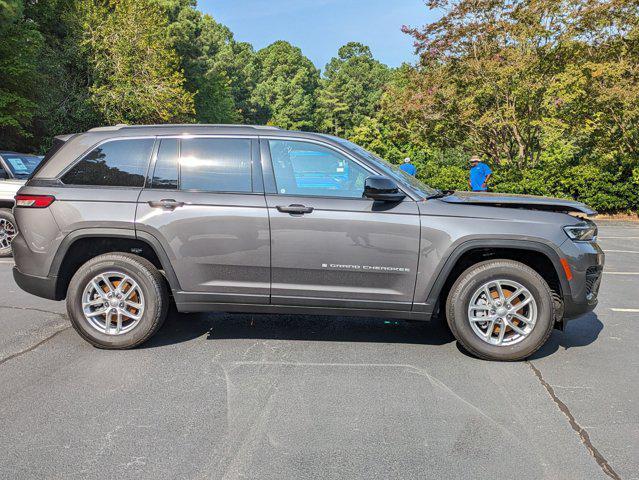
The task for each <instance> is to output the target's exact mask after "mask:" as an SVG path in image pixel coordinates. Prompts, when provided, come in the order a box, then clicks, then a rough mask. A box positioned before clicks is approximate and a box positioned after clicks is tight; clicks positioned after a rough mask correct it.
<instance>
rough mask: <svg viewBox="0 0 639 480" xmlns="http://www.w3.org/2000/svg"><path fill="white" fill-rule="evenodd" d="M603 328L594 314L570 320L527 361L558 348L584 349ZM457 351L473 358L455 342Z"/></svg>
mask: <svg viewBox="0 0 639 480" xmlns="http://www.w3.org/2000/svg"><path fill="white" fill-rule="evenodd" d="M603 328H604V325H603V323H602V322H601V320H599V317H597V315H596V314H595V313H589V314H587V315H584V316H583V317H580V318H578V319H574V320H570V321H569V322H568V324H567V325H566V329H565V330H564V331H563V332H562V331H561V330H553V332H552V334H551V335H550V338H549V339H548V341H547V342H546V343H545V344H544V345H543V346H542V347H541V348H540V349H539V350H537V351H536V352H535V353H534V354H533V355H531V356H530V357H528V358H527V360H538V359H540V358H544V357H548V356H550V355H552V354H553V353H555V352H557V350H559V349H560V348H562V349H564V350H570V349H571V348H579V347H586V346H588V345H590V344H592V343H594V342H595V341H596V340H597V338H599V334H600V333H601V331H602V330H603ZM457 349H458V350H459V351H460V352H462V353H463V354H464V355H466V356H469V357H473V358H475V356H474V355H473V354H472V353H470V352H468V351H466V349H464V347H462V346H461V345H460V344H459V342H457Z"/></svg>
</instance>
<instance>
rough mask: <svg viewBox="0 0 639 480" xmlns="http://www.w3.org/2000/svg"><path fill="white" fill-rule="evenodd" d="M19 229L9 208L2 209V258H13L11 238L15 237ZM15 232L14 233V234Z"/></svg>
mask: <svg viewBox="0 0 639 480" xmlns="http://www.w3.org/2000/svg"><path fill="white" fill-rule="evenodd" d="M17 231H18V227H17V226H16V219H15V218H14V217H13V213H11V210H9V209H8V208H0V257H10V256H11V240H12V238H11V236H10V235H13V236H15V233H17ZM12 232H13V233H12Z"/></svg>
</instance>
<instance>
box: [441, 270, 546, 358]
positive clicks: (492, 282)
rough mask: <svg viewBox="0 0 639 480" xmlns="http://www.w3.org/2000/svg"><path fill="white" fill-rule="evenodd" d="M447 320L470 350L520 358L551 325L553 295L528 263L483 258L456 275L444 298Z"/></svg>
mask: <svg viewBox="0 0 639 480" xmlns="http://www.w3.org/2000/svg"><path fill="white" fill-rule="evenodd" d="M446 314H447V320H448V325H449V326H450V329H451V331H452V332H453V334H454V335H455V337H456V338H457V340H458V341H459V342H460V343H461V344H462V345H463V346H464V348H466V350H468V351H469V352H471V353H472V354H474V355H476V356H478V357H480V358H484V359H489V360H521V359H524V358H526V357H529V356H530V355H532V354H533V353H534V352H536V351H537V350H538V349H539V348H540V347H541V346H542V345H543V344H544V343H545V342H546V340H547V339H548V337H549V336H550V334H551V332H552V328H553V325H554V303H553V296H552V292H551V290H550V288H549V287H548V284H547V283H546V282H545V281H544V279H543V278H542V277H541V276H540V275H539V274H538V273H537V272H535V271H534V270H533V269H532V268H530V267H528V266H527V265H524V264H522V263H519V262H516V261H513V260H489V261H486V262H481V263H478V264H476V265H473V266H472V267H470V268H469V269H468V270H466V271H465V272H464V273H462V274H461V275H460V277H459V278H458V279H457V281H456V282H455V284H454V285H453V287H452V289H451V291H450V294H449V296H448V301H447V303H446Z"/></svg>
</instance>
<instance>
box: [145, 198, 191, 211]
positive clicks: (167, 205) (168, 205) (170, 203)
mask: <svg viewBox="0 0 639 480" xmlns="http://www.w3.org/2000/svg"><path fill="white" fill-rule="evenodd" d="M148 203H149V205H150V206H151V207H153V208H162V209H163V210H175V209H176V208H179V207H183V206H184V202H178V201H176V200H173V199H172V198H165V199H162V200H160V201H159V202H158V201H154V200H151V201H149V202H148Z"/></svg>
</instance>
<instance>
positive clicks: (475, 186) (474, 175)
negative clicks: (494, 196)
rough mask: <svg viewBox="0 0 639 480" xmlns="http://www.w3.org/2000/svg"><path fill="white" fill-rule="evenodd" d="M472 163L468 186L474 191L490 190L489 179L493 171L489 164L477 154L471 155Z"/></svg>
mask: <svg viewBox="0 0 639 480" xmlns="http://www.w3.org/2000/svg"><path fill="white" fill-rule="evenodd" d="M470 165H471V168H470V178H469V180H468V186H469V187H470V189H471V190H472V191H473V192H485V191H486V190H488V180H490V177H491V176H492V174H493V171H492V170H491V169H490V167H489V166H488V165H486V164H485V163H483V162H481V161H480V159H479V157H478V156H477V155H473V156H472V157H471V159H470Z"/></svg>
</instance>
